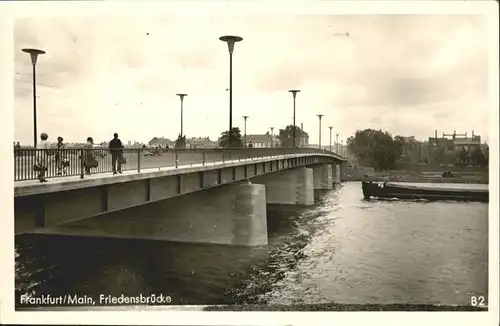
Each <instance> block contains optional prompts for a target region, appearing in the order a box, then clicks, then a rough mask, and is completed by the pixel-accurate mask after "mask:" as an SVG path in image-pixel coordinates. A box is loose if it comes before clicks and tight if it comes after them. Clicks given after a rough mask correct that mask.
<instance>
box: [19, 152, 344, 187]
mask: <svg viewBox="0 0 500 326" xmlns="http://www.w3.org/2000/svg"><path fill="white" fill-rule="evenodd" d="M307 153H311V154H313V153H321V154H330V155H336V156H338V157H340V156H339V155H337V154H335V153H332V152H329V151H327V150H320V149H314V148H294V149H292V148H229V149H227V148H197V149H158V148H124V149H123V150H122V154H120V153H119V152H117V153H115V155H113V153H112V152H111V151H110V150H109V149H105V148H92V149H87V148H65V149H15V150H14V180H15V181H23V180H35V179H37V178H38V174H39V172H40V170H44V174H45V178H55V177H63V176H80V177H81V178H84V177H85V175H87V174H88V172H90V174H96V173H111V172H113V156H115V157H116V158H117V159H118V160H121V161H122V166H121V170H122V171H139V172H140V171H141V170H146V169H153V168H168V167H171V168H177V167H180V166H190V165H192V166H194V165H210V164H215V163H216V162H219V163H220V162H229V161H241V160H245V159H252V158H263V157H270V156H278V155H287V154H307ZM117 165H118V162H117Z"/></svg>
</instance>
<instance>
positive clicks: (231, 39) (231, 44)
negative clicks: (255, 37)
mask: <svg viewBox="0 0 500 326" xmlns="http://www.w3.org/2000/svg"><path fill="white" fill-rule="evenodd" d="M219 40H221V41H223V42H226V43H227V48H228V50H229V146H231V145H232V134H233V51H234V43H236V42H241V41H243V38H242V37H239V36H232V35H226V36H221V37H219Z"/></svg>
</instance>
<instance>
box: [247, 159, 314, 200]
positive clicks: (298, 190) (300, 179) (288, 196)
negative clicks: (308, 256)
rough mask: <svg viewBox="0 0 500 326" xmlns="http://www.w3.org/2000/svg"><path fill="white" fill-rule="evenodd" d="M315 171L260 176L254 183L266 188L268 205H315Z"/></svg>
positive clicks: (296, 171) (305, 170)
mask: <svg viewBox="0 0 500 326" xmlns="http://www.w3.org/2000/svg"><path fill="white" fill-rule="evenodd" d="M313 182H314V181H313V169H308V168H295V169H290V170H286V171H280V172H275V173H271V174H266V175H262V176H258V177H255V178H253V179H252V183H259V184H264V185H265V186H266V201H267V203H268V204H288V205H314V186H313Z"/></svg>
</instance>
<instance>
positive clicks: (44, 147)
mask: <svg viewBox="0 0 500 326" xmlns="http://www.w3.org/2000/svg"><path fill="white" fill-rule="evenodd" d="M40 139H41V140H40V141H39V142H38V143H37V144H36V149H37V150H36V154H35V155H36V164H35V171H38V180H40V182H47V179H45V171H47V169H48V167H49V154H50V143H49V141H48V139H49V135H47V134H46V133H44V132H42V134H41V135H40Z"/></svg>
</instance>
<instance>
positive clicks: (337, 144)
mask: <svg viewBox="0 0 500 326" xmlns="http://www.w3.org/2000/svg"><path fill="white" fill-rule="evenodd" d="M336 147H337V149H336V150H335V151H336V154H339V134H338V133H337V141H336Z"/></svg>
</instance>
